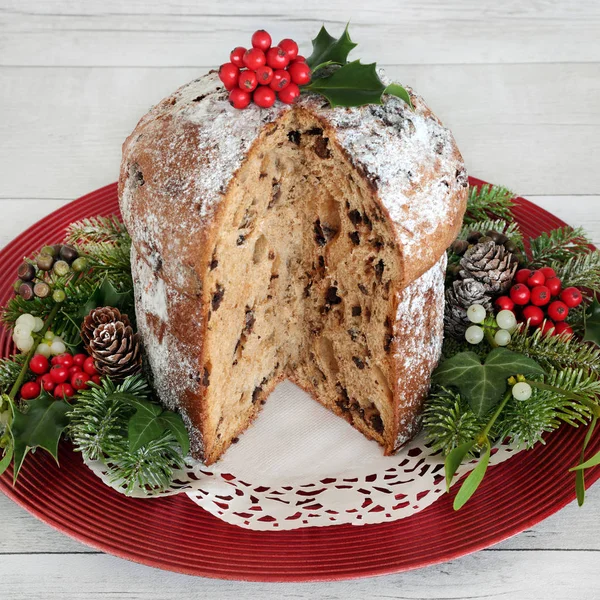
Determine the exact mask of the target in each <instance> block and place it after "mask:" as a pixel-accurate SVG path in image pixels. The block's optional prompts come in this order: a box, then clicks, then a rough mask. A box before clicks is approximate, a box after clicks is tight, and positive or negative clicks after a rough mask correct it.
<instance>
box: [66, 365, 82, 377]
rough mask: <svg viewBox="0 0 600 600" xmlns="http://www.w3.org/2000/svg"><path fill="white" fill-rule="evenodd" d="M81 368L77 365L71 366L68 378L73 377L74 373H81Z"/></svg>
mask: <svg viewBox="0 0 600 600" xmlns="http://www.w3.org/2000/svg"><path fill="white" fill-rule="evenodd" d="M82 372H83V371H82V368H81V367H80V366H79V365H73V366H72V367H70V368H69V377H71V375H74V374H75V373H82Z"/></svg>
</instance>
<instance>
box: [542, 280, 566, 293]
mask: <svg viewBox="0 0 600 600" xmlns="http://www.w3.org/2000/svg"><path fill="white" fill-rule="evenodd" d="M544 285H545V286H546V287H547V288H548V289H549V290H550V293H551V294H552V295H553V296H558V295H559V294H560V288H561V287H562V283H561V281H560V279H559V278H558V277H549V278H548V279H546V283H545V284H544Z"/></svg>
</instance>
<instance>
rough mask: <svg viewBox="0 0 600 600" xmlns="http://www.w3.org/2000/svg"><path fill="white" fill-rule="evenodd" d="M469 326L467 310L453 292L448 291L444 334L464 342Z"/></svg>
mask: <svg viewBox="0 0 600 600" xmlns="http://www.w3.org/2000/svg"><path fill="white" fill-rule="evenodd" d="M468 326H469V319H467V309H466V308H463V307H462V306H461V305H460V304H459V303H458V300H457V298H456V295H455V293H454V291H453V290H451V289H450V290H446V309H445V311H444V334H445V335H446V336H449V337H452V338H454V339H455V340H462V339H464V337H465V331H466V330H467V327H468Z"/></svg>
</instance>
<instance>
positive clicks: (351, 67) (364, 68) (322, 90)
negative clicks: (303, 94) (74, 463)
mask: <svg viewBox="0 0 600 600" xmlns="http://www.w3.org/2000/svg"><path fill="white" fill-rule="evenodd" d="M305 89H308V90H310V91H312V92H317V93H318V94H322V95H323V96H325V98H327V100H329V104H331V106H332V107H335V106H363V105H364V104H381V95H382V94H383V92H384V91H385V86H384V85H383V83H381V80H380V79H379V75H377V71H376V70H375V63H371V64H368V65H363V64H361V62H360V61H359V60H355V61H353V62H351V63H347V64H346V65H344V66H343V67H340V68H339V69H337V70H336V71H334V72H333V73H332V74H331V75H330V76H329V77H321V78H320V79H315V80H314V81H312V82H311V83H309V84H308V85H307V86H306V88H305Z"/></svg>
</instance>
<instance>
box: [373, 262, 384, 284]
mask: <svg viewBox="0 0 600 600" xmlns="http://www.w3.org/2000/svg"><path fill="white" fill-rule="evenodd" d="M384 268H385V264H384V262H383V259H380V261H379V262H378V263H377V264H376V265H375V275H376V276H377V279H378V280H379V281H381V278H382V277H383V269H384Z"/></svg>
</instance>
